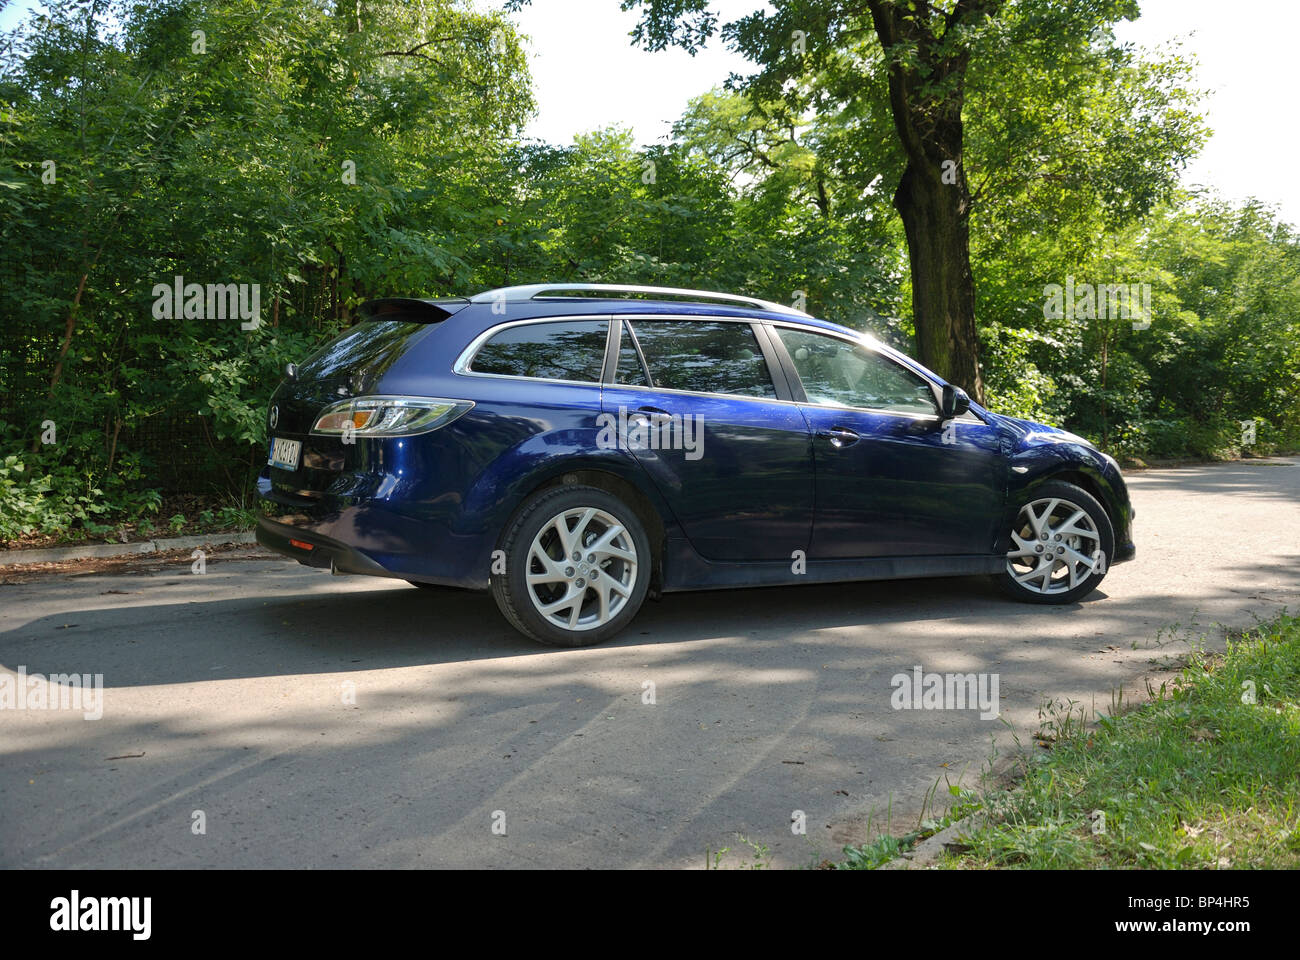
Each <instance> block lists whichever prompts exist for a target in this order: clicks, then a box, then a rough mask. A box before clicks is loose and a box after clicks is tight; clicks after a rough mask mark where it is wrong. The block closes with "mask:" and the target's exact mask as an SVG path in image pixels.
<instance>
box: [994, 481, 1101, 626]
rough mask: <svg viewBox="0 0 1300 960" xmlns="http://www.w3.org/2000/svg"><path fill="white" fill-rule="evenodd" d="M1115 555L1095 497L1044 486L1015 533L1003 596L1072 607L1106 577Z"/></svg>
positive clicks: (1002, 577)
mask: <svg viewBox="0 0 1300 960" xmlns="http://www.w3.org/2000/svg"><path fill="white" fill-rule="evenodd" d="M1114 550H1115V533H1114V529H1113V528H1112V526H1111V523H1110V517H1108V516H1107V515H1106V511H1105V509H1104V508H1103V507H1102V505H1101V504H1100V503H1098V502H1097V500H1096V498H1095V497H1093V496H1092V494H1090V493H1088V492H1087V491H1086V490H1084V489H1082V488H1081V487H1077V486H1075V485H1074V484H1072V483H1064V482H1062V481H1059V480H1054V481H1050V482H1048V483H1045V484H1043V485H1042V486H1041V487H1039V488H1038V489H1037V490H1036V491H1035V492H1034V499H1033V500H1031V501H1029V502H1028V503H1026V504H1025V505H1024V506H1023V507H1021V508H1020V513H1019V514H1018V515H1017V517H1016V521H1015V523H1014V524H1013V525H1012V528H1011V546H1010V549H1009V550H1008V551H1007V563H1006V569H1005V570H1003V572H1002V573H1000V574H998V575H997V576H996V579H997V581H998V585H999V586H1000V587H1001V588H1002V590H1003V592H1004V593H1006V594H1007V595H1008V596H1010V597H1012V598H1013V599H1016V600H1023V601H1027V602H1029V603H1073V602H1074V601H1075V600H1079V599H1081V598H1083V597H1086V596H1087V595H1088V594H1090V593H1092V591H1093V590H1095V589H1096V588H1097V585H1098V584H1100V583H1101V581H1102V579H1103V578H1104V577H1105V576H1106V569H1107V564H1108V563H1109V562H1110V558H1111V556H1112V555H1113V553H1114Z"/></svg>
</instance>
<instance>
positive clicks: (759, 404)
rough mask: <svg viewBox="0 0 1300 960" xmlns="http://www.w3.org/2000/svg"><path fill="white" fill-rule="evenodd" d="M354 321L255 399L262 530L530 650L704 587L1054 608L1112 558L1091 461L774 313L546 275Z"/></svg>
mask: <svg viewBox="0 0 1300 960" xmlns="http://www.w3.org/2000/svg"><path fill="white" fill-rule="evenodd" d="M360 315H361V318H362V320H361V322H359V323H358V324H357V325H356V326H354V327H353V328H352V329H350V330H348V331H346V332H345V333H343V334H342V335H340V336H339V337H337V338H336V339H334V340H332V341H330V342H329V343H327V344H326V345H325V346H323V347H322V348H321V349H319V350H318V351H317V352H316V353H315V354H313V355H312V356H311V357H310V358H309V359H307V360H306V361H305V362H303V363H302V364H301V365H298V366H295V365H293V364H290V365H289V367H288V368H287V369H286V372H285V379H284V380H283V382H281V383H280V385H279V386H278V388H277V389H276V391H275V394H274V396H273V397H272V400H271V405H270V409H269V411H268V420H267V423H268V427H269V432H270V437H271V440H270V450H269V457H268V463H267V468H266V470H265V471H264V472H263V473H262V476H261V478H260V480H259V484H258V488H259V493H260V496H261V498H262V500H263V502H264V503H265V504H266V505H268V507H269V508H270V509H265V510H263V511H262V513H263V516H262V517H261V519H260V520H259V524H258V530H257V539H258V541H259V542H260V543H262V544H263V545H265V546H267V547H269V548H271V549H272V550H276V551H278V552H280V553H282V554H284V555H286V556H289V557H293V558H294V559H296V560H299V561H300V562H302V563H304V564H308V565H310V566H313V567H322V568H327V569H330V570H332V571H333V572H335V573H347V574H369V575H373V576H378V577H394V578H398V579H401V580H406V581H409V582H411V583H413V584H415V585H417V586H422V587H434V588H437V587H440V586H441V587H459V588H469V589H475V590H490V591H491V593H492V596H493V598H494V599H495V600H496V603H497V605H498V607H499V608H500V610H501V613H502V614H503V615H504V616H505V618H506V620H508V621H509V622H510V623H511V624H513V625H514V626H515V627H516V628H518V629H519V630H520V631H522V632H523V633H524V634H526V635H528V636H529V637H532V638H533V639H535V640H540V641H543V642H545V643H551V644H560V645H567V646H585V645H588V644H592V643H596V642H598V641H600V640H603V639H605V638H607V637H610V636H612V635H613V634H615V633H617V632H618V631H619V630H621V629H622V628H623V627H625V626H627V624H628V622H629V621H630V620H631V619H632V618H633V617H634V616H636V613H637V610H638V609H639V608H640V606H641V604H642V602H643V601H644V600H645V599H646V597H647V596H648V595H649V596H652V597H658V596H660V595H661V594H666V593H672V592H675V591H682V590H711V589H718V588H724V587H754V586H760V585H777V584H800V583H828V582H845V581H858V580H884V579H896V578H906V577H948V576H957V575H982V576H989V577H991V578H993V579H994V580H995V581H996V582H997V583H998V584H999V585H1000V587H1001V588H1002V590H1003V591H1005V592H1006V593H1007V594H1009V595H1010V596H1011V597H1013V598H1015V599H1018V600H1026V601H1031V602H1037V603H1070V602H1073V601H1076V600H1079V599H1080V598H1082V597H1084V596H1086V595H1087V594H1089V593H1090V592H1091V591H1093V590H1094V589H1095V588H1096V587H1097V585H1098V584H1099V583H1100V582H1101V580H1102V578H1103V577H1104V576H1105V575H1106V572H1107V569H1108V567H1109V565H1110V564H1113V563H1119V562H1122V561H1125V560H1128V559H1130V558H1131V557H1133V555H1134V545H1133V542H1132V520H1133V509H1132V506H1131V505H1130V503H1129V497H1128V491H1127V489H1126V487H1125V485H1124V480H1123V478H1122V477H1121V475H1120V470H1119V467H1118V465H1117V464H1116V462H1115V461H1114V460H1113V459H1112V458H1111V457H1109V456H1107V455H1106V454H1104V453H1102V452H1100V451H1099V450H1097V449H1096V448H1095V447H1094V446H1092V444H1090V443H1088V442H1087V441H1085V440H1083V439H1081V438H1080V437H1077V436H1074V435H1073V434H1070V433H1066V432H1065V431H1063V430H1059V429H1056V428H1054V427H1049V426H1044V425H1042V424H1038V423H1031V422H1029V421H1025V420H1019V419H1016V418H1013V417H1007V416H1002V415H1000V414H996V413H993V412H991V411H989V410H986V409H984V408H983V407H982V406H980V405H979V404H977V403H973V402H972V401H971V400H970V399H969V398H968V397H967V396H966V394H965V393H964V392H963V391H962V390H961V389H960V388H957V387H955V386H953V385H951V384H948V383H945V382H944V380H943V379H942V378H941V377H939V376H937V375H935V374H934V373H932V372H931V371H929V370H927V369H926V368H925V367H923V366H921V365H920V364H918V363H917V362H916V361H914V360H912V359H910V358H909V357H907V356H905V355H904V354H902V353H900V352H899V351H897V350H894V349H892V348H890V347H889V346H886V345H885V344H883V343H880V342H879V341H877V340H875V339H874V338H872V337H871V336H868V335H865V334H863V333H860V332H857V331H854V330H851V329H848V328H846V327H842V326H838V325H836V324H833V323H827V322H824V321H821V320H816V319H814V318H812V317H810V316H808V315H806V314H804V313H801V312H799V311H796V310H793V309H790V308H788V307H784V306H781V305H779V304H775V303H769V302H766V301H762V300H755V299H751V298H748V297H740V296H732V295H728V294H721V293H707V292H703V291H695V290H677V289H666V288H654V287H614V286H607V285H598V284H563V285H555V284H552V285H536V286H526V287H508V288H505V289H500V290H491V291H488V292H486V293H481V294H478V295H477V296H473V297H469V298H457V299H442V300H416V299H400V298H391V299H382V300H372V301H370V302H368V303H366V304H364V305H363V306H362V307H361V309H360ZM736 616H737V618H741V617H743V616H744V611H743V607H742V606H741V605H740V604H737V605H736Z"/></svg>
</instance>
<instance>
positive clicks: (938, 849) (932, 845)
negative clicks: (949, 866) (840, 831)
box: [876, 811, 980, 870]
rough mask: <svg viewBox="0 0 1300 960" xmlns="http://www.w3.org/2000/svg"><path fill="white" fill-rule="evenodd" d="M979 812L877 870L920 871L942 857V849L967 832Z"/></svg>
mask: <svg viewBox="0 0 1300 960" xmlns="http://www.w3.org/2000/svg"><path fill="white" fill-rule="evenodd" d="M979 815H980V814H979V811H976V812H975V813H972V814H970V815H969V816H966V817H962V818H961V819H960V820H958V821H957V822H956V823H954V824H951V825H950V826H947V827H944V828H943V829H942V830H940V831H939V832H938V833H936V834H935V835H934V836H932V837H926V838H925V839H924V840H922V841H921V842H920V843H918V844H917V845H916V846H915V847H913V848H912V849H911V850H909V851H907V853H905V854H903V855H902V856H901V857H895V858H894V859H893V860H890V861H889V862H888V863H882V864H881V865H880V866H879V867H877V868H876V869H877V870H921V869H924V868H925V867H927V866H929V865H930V864H931V863H933V862H934V861H936V860H938V859H939V857H941V856H943V851H944V848H945V847H946V846H947V845H948V844H950V843H952V842H953V841H954V840H956V839H957V838H958V836H960V835H961V834H962V833H963V832H965V831H967V830H969V829H970V828H971V827H972V826H973V825H974V823H975V818H976V817H978V816H979Z"/></svg>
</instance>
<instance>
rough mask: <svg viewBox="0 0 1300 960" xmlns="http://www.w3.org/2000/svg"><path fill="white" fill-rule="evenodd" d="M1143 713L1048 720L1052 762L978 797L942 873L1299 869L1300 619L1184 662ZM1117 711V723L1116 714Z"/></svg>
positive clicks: (1043, 759) (1042, 758)
mask: <svg viewBox="0 0 1300 960" xmlns="http://www.w3.org/2000/svg"><path fill="white" fill-rule="evenodd" d="M1151 693H1152V694H1153V699H1152V701H1151V702H1150V703H1149V704H1147V705H1145V706H1143V707H1142V708H1140V709H1138V710H1136V711H1133V712H1128V713H1123V714H1122V715H1115V716H1099V717H1098V718H1097V719H1098V720H1099V724H1098V725H1097V726H1090V725H1087V724H1084V723H1082V722H1081V721H1082V719H1083V718H1082V717H1080V716H1078V715H1077V714H1076V716H1075V717H1074V719H1073V720H1072V721H1069V722H1064V720H1063V718H1064V716H1065V714H1066V713H1067V712H1068V710H1069V709H1070V708H1067V710H1066V711H1060V712H1058V713H1057V714H1055V715H1054V716H1049V718H1048V719H1050V720H1051V721H1052V726H1053V732H1052V733H1053V735H1052V736H1051V740H1052V743H1053V745H1052V750H1051V753H1050V754H1037V755H1036V757H1037V760H1036V762H1034V763H1032V764H1030V765H1029V766H1028V769H1027V771H1026V775H1025V777H1024V780H1023V782H1022V783H1021V785H1020V786H1019V787H1018V788H1017V789H1016V790H1015V791H1013V792H1011V793H1010V794H1006V795H1000V794H990V795H989V796H986V797H985V801H986V811H987V820H986V821H985V822H983V823H981V824H980V825H979V826H978V827H977V828H975V829H972V830H971V831H970V832H969V834H968V835H967V836H965V837H963V844H964V845H965V847H966V852H964V853H962V854H960V855H959V856H958V857H956V858H954V859H952V860H950V862H949V863H948V866H955V867H962V868H969V867H977V868H978V867H994V866H996V867H1006V866H1015V867H1024V868H1028V869H1038V870H1042V869H1062V868H1080V867H1082V868H1092V869H1096V868H1100V867H1109V868H1121V869H1122V868H1133V867H1138V868H1155V869H1216V868H1217V869H1221V868H1224V867H1236V868H1271V869H1287V868H1290V869H1294V868H1295V867H1296V866H1298V865H1300V820H1298V819H1297V809H1300V780H1298V779H1297V778H1296V776H1295V772H1296V770H1297V769H1300V620H1297V619H1296V618H1295V617H1290V616H1282V617H1280V618H1279V619H1278V620H1276V621H1274V622H1272V623H1269V624H1265V625H1261V626H1260V627H1259V628H1257V629H1256V630H1253V631H1251V633H1250V634H1249V635H1247V636H1245V637H1243V638H1242V639H1240V640H1238V641H1236V642H1232V643H1230V644H1229V645H1228V649H1227V652H1226V654H1225V655H1224V656H1222V657H1214V658H1210V657H1205V656H1202V655H1198V656H1194V657H1193V659H1192V661H1191V663H1190V664H1189V665H1188V666H1187V667H1186V669H1185V670H1184V671H1183V672H1182V674H1181V676H1180V677H1179V678H1178V680H1177V681H1176V682H1175V683H1173V684H1171V685H1165V684H1161V686H1160V688H1159V689H1158V690H1152V691H1151ZM1116 713H1118V711H1116Z"/></svg>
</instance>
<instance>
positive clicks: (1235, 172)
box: [0, 0, 1300, 224]
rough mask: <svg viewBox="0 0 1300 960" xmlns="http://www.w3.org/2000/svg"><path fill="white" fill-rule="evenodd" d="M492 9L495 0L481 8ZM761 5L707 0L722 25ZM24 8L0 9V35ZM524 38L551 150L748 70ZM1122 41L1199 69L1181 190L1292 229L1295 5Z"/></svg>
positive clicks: (641, 133) (643, 118) (620, 43)
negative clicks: (1201, 121)
mask: <svg viewBox="0 0 1300 960" xmlns="http://www.w3.org/2000/svg"><path fill="white" fill-rule="evenodd" d="M480 2H481V3H482V4H483V5H484V6H490V7H494V8H499V7H500V6H501V5H502V3H501V0H480ZM761 5H762V3H761V0H713V4H712V7H713V9H714V10H716V11H717V12H718V13H719V14H720V15H721V20H722V22H726V21H727V20H731V19H736V18H737V17H738V16H740V15H743V14H745V13H749V12H751V11H752V10H754V9H757V8H758V7H760V6H761ZM31 6H33V3H32V0H14V2H12V3H10V4H9V5H8V6H7V7H5V8H4V9H0V29H5V28H8V27H11V26H12V25H13V24H14V22H15V21H16V20H17V18H18V17H19V16H20V15H21V14H22V13H23V12H24V11H25V10H27V9H28V8H30V7H31ZM515 19H516V22H517V23H518V24H519V26H520V29H521V31H522V32H523V33H524V34H526V35H527V36H528V37H529V50H530V63H531V69H532V75H533V84H534V94H535V97H536V100H537V103H538V114H537V116H536V118H534V120H533V121H532V122H531V123H530V124H529V126H528V129H527V134H528V135H529V136H532V137H537V138H539V139H543V140H547V141H550V142H553V143H568V142H570V141H571V140H572V139H573V136H574V135H575V134H578V133H582V132H584V131H588V130H592V129H595V128H597V127H604V126H609V125H611V124H622V125H624V126H626V127H629V128H630V129H631V130H632V132H633V134H634V136H635V137H636V139H637V141H638V142H639V143H640V144H643V145H644V144H647V143H653V142H655V141H658V140H660V139H661V138H662V137H663V136H664V135H665V134H667V133H668V131H669V127H670V126H671V124H672V122H673V121H674V120H675V119H676V118H677V117H679V116H680V115H681V113H682V112H683V110H684V109H685V108H686V104H687V102H688V101H689V100H690V99H691V98H692V97H694V96H696V95H698V94H700V93H703V92H704V91H706V90H708V89H710V88H711V87H714V86H717V85H719V84H721V83H722V82H723V81H724V80H726V78H727V75H728V74H729V73H731V72H732V71H736V72H740V73H746V72H749V70H750V69H751V66H750V65H749V63H748V62H747V61H745V60H744V59H743V58H741V57H739V56H737V55H735V54H733V53H730V52H729V51H727V50H726V49H724V48H723V47H722V46H721V45H720V44H717V43H714V44H711V45H710V46H709V47H708V48H706V49H705V50H704V51H702V52H701V53H700V54H698V55H697V56H695V57H691V56H689V55H688V54H686V53H684V52H683V51H681V50H666V51H663V52H661V53H647V52H645V51H643V50H640V49H637V48H634V47H632V46H631V44H630V42H629V39H628V32H629V31H630V30H631V29H632V27H633V25H634V24H635V23H636V19H637V14H636V13H635V12H632V13H624V12H622V11H621V10H620V9H619V3H618V0H533V3H532V4H531V5H530V6H528V7H525V8H524V9H523V10H521V11H520V12H519V13H518V14H516V15H515ZM1117 33H1118V34H1119V37H1120V39H1121V40H1124V41H1127V42H1133V43H1136V44H1138V45H1141V46H1148V47H1156V46H1159V45H1161V44H1164V43H1168V42H1170V41H1173V40H1175V39H1180V40H1181V41H1182V44H1183V51H1184V53H1185V54H1187V55H1191V56H1194V57H1195V58H1196V60H1197V62H1198V64H1199V68H1198V85H1199V86H1200V87H1201V88H1202V89H1206V90H1209V91H1210V93H1209V95H1208V96H1207V98H1206V100H1205V101H1204V102H1203V104H1202V109H1203V111H1204V112H1205V114H1206V117H1207V121H1208V124H1209V126H1210V128H1211V129H1212V130H1213V135H1212V136H1211V138H1210V139H1209V141H1208V142H1207V143H1206V145H1205V147H1204V148H1203V150H1202V152H1201V154H1200V156H1199V157H1197V159H1196V160H1194V161H1193V162H1192V164H1191V165H1190V166H1189V168H1188V170H1187V171H1186V172H1185V173H1184V176H1183V182H1184V183H1185V184H1187V185H1189V186H1191V185H1197V184H1200V185H1208V186H1210V187H1213V188H1215V189H1217V190H1218V191H1219V192H1220V193H1221V194H1223V196H1225V197H1226V198H1228V199H1230V200H1235V201H1241V200H1244V199H1245V198H1246V197H1247V196H1255V197H1257V198H1259V199H1260V200H1262V201H1264V202H1265V203H1268V204H1271V205H1273V206H1274V207H1275V208H1276V209H1277V210H1278V211H1279V212H1280V214H1281V215H1282V216H1283V218H1284V219H1286V220H1288V221H1290V222H1291V223H1294V224H1300V170H1298V169H1297V162H1298V161H1300V158H1298V157H1297V156H1296V152H1297V148H1300V132H1297V122H1296V119H1295V118H1296V116H1297V114H1300V111H1297V110H1296V108H1295V106H1294V104H1293V102H1292V97H1293V96H1294V95H1295V92H1296V90H1297V86H1298V85H1297V82H1296V79H1295V69H1296V60H1297V54H1296V52H1295V50H1294V47H1295V38H1296V37H1297V36H1300V0H1236V2H1234V3H1231V4H1228V3H1225V2H1223V0H1142V16H1141V18H1140V19H1139V20H1137V21H1135V22H1133V23H1121V24H1120V25H1119V27H1118V29H1117Z"/></svg>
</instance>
